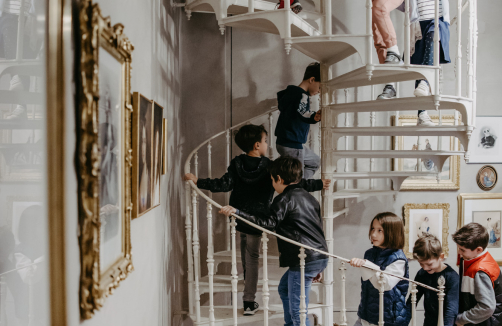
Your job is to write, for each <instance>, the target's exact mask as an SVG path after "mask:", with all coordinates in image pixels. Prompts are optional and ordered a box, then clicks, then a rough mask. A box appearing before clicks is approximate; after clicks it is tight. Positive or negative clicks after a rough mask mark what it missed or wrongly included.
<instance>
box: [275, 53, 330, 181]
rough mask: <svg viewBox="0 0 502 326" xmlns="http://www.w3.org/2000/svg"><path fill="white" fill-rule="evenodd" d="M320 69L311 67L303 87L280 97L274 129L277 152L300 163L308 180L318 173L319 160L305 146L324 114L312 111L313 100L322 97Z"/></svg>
mask: <svg viewBox="0 0 502 326" xmlns="http://www.w3.org/2000/svg"><path fill="white" fill-rule="evenodd" d="M320 85H321V65H320V64H319V63H318V62H315V63H311V64H310V65H309V66H308V67H307V69H306V70H305V74H304V75H303V81H302V82H301V84H300V85H298V86H294V85H289V86H288V88H286V89H285V90H282V91H280V92H279V93H277V101H278V104H279V111H280V114H279V119H278V120H277V126H276V127H275V135H276V136H277V142H276V145H277V151H278V152H279V154H281V156H290V157H293V158H296V159H298V160H300V162H301V163H302V171H303V176H304V178H305V179H310V178H312V176H313V175H314V174H315V172H316V171H317V170H318V169H319V164H320V158H319V156H318V155H317V154H316V153H314V152H313V151H312V150H311V149H309V148H306V147H304V146H303V144H305V143H306V142H307V137H308V135H309V130H310V125H311V124H316V123H318V122H319V121H321V110H319V111H317V112H312V111H310V97H311V96H314V95H316V94H318V93H319V89H320Z"/></svg>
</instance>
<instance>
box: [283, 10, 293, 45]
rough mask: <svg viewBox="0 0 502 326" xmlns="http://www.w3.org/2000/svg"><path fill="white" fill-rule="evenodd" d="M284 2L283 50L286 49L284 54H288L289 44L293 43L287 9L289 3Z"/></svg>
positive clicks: (289, 11)
mask: <svg viewBox="0 0 502 326" xmlns="http://www.w3.org/2000/svg"><path fill="white" fill-rule="evenodd" d="M283 1H284V8H285V10H286V12H285V14H286V15H285V16H284V27H285V29H284V32H285V35H284V48H285V49H286V54H289V52H291V44H293V42H292V41H291V15H292V13H291V9H289V2H287V0H283Z"/></svg>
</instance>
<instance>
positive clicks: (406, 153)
mask: <svg viewBox="0 0 502 326" xmlns="http://www.w3.org/2000/svg"><path fill="white" fill-rule="evenodd" d="M326 152H330V153H332V154H335V155H336V156H341V157H357V158H364V157H369V158H387V157H391V158H420V157H431V156H455V155H464V154H465V153H464V151H443V150H440V151H435V150H434V151H429V150H419V151H414V150H334V151H326Z"/></svg>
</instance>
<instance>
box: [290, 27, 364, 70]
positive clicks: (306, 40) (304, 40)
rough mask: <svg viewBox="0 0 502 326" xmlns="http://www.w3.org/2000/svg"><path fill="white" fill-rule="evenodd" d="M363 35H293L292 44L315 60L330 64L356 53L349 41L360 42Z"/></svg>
mask: <svg viewBox="0 0 502 326" xmlns="http://www.w3.org/2000/svg"><path fill="white" fill-rule="evenodd" d="M365 37H366V35H364V34H362V35H357V34H354V35H347V34H345V35H344V34H342V35H319V36H310V37H295V38H292V42H293V44H292V46H293V48H295V49H297V50H298V51H300V52H302V53H303V54H305V55H306V56H308V57H310V58H312V59H314V60H316V61H319V62H323V63H325V64H327V65H331V64H334V63H337V62H339V61H341V60H343V59H345V58H347V57H349V56H351V55H352V54H355V53H357V50H356V49H355V48H354V46H353V45H351V42H360V40H361V39H363V40H364V38H365Z"/></svg>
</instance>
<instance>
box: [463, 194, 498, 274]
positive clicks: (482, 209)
mask: <svg viewBox="0 0 502 326" xmlns="http://www.w3.org/2000/svg"><path fill="white" fill-rule="evenodd" d="M471 222H476V223H479V224H481V225H483V226H484V227H485V228H486V229H487V231H488V234H489V242H488V251H489V252H490V254H491V255H492V256H493V258H494V259H495V260H496V261H497V263H498V264H499V265H501V266H502V239H501V237H502V236H501V232H502V230H501V229H502V194H500V193H478V194H460V195H458V222H457V229H460V228H461V227H462V226H464V225H466V224H469V223H471Z"/></svg>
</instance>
